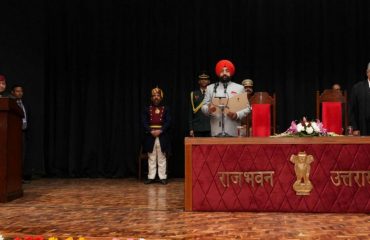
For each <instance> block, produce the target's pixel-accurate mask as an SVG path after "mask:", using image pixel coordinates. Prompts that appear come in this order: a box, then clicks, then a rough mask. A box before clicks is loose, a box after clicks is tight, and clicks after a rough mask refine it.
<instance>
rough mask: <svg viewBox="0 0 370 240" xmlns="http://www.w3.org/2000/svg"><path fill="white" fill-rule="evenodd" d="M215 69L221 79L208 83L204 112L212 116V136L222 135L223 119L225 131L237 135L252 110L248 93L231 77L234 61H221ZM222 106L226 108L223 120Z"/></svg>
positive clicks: (233, 70)
mask: <svg viewBox="0 0 370 240" xmlns="http://www.w3.org/2000/svg"><path fill="white" fill-rule="evenodd" d="M215 71H216V75H217V76H218V77H219V81H218V82H216V83H213V84H211V85H208V87H207V91H206V94H205V97H204V104H203V106H202V112H203V113H204V114H206V115H209V116H210V123H211V135H212V136H217V135H219V136H220V133H222V121H223V123H224V132H225V133H227V135H230V136H237V135H238V126H240V121H241V120H242V119H244V118H245V117H246V116H247V115H248V113H250V111H251V109H250V106H249V102H248V98H247V95H246V93H245V91H244V87H243V86H242V85H240V84H237V83H234V82H232V81H231V77H232V76H233V75H234V73H235V67H234V64H233V63H232V62H230V61H229V60H221V61H219V62H218V63H217V64H216V68H215ZM244 95H245V96H244ZM222 108H224V119H223V120H222V117H223V116H222ZM222 136H225V135H222Z"/></svg>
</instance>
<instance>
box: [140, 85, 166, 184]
mask: <svg viewBox="0 0 370 240" xmlns="http://www.w3.org/2000/svg"><path fill="white" fill-rule="evenodd" d="M162 99H163V91H162V90H161V89H160V88H158V87H156V88H154V89H152V97H151V101H152V103H151V105H150V106H148V107H146V108H145V109H144V111H143V113H142V124H143V128H144V134H145V136H144V141H143V152H144V153H148V168H149V171H148V179H147V180H146V181H145V184H150V183H153V182H154V180H155V176H156V173H157V164H158V177H159V179H160V182H161V183H162V184H167V173H166V168H167V158H166V156H167V154H168V152H169V151H170V147H171V145H170V144H171V143H170V139H169V128H170V123H171V117H170V112H169V109H168V107H167V106H163V105H162V103H161V102H162Z"/></svg>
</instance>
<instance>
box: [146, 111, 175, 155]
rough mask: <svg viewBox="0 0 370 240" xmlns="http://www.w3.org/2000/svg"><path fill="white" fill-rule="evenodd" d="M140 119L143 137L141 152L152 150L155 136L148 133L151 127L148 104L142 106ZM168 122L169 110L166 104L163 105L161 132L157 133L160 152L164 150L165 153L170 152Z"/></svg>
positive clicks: (169, 121) (169, 117)
mask: <svg viewBox="0 0 370 240" xmlns="http://www.w3.org/2000/svg"><path fill="white" fill-rule="evenodd" d="M141 119H142V126H143V128H144V138H143V142H142V145H143V152H145V153H147V152H153V147H154V141H155V138H154V137H153V136H152V134H151V133H150V132H151V130H152V129H151V128H150V116H149V106H148V107H145V108H144V110H143V112H142V117H141ZM170 124H171V116H170V110H169V108H168V107H167V106H165V107H164V113H163V124H162V128H161V130H162V133H161V135H159V141H160V144H161V150H162V152H166V153H167V154H168V153H170V152H171V140H170Z"/></svg>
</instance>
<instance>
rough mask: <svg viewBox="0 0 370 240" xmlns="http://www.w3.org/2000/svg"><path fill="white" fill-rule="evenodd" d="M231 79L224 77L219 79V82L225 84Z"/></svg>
mask: <svg viewBox="0 0 370 240" xmlns="http://www.w3.org/2000/svg"><path fill="white" fill-rule="evenodd" d="M230 80H231V78H230V77H229V76H227V75H224V76H222V77H220V82H222V83H227V82H230Z"/></svg>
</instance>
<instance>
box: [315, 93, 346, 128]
mask: <svg viewBox="0 0 370 240" xmlns="http://www.w3.org/2000/svg"><path fill="white" fill-rule="evenodd" d="M347 109H348V108H347V92H346V91H344V92H343V93H342V91H340V90H333V89H326V90H324V92H323V93H322V94H321V95H320V93H319V91H317V92H316V118H318V119H321V121H322V124H323V125H324V128H326V130H327V131H328V132H335V133H337V134H343V129H346V128H347V125H348V117H347V115H348V114H347V111H348V110H347ZM343 112H344V114H343ZM343 123H344V127H343Z"/></svg>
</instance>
